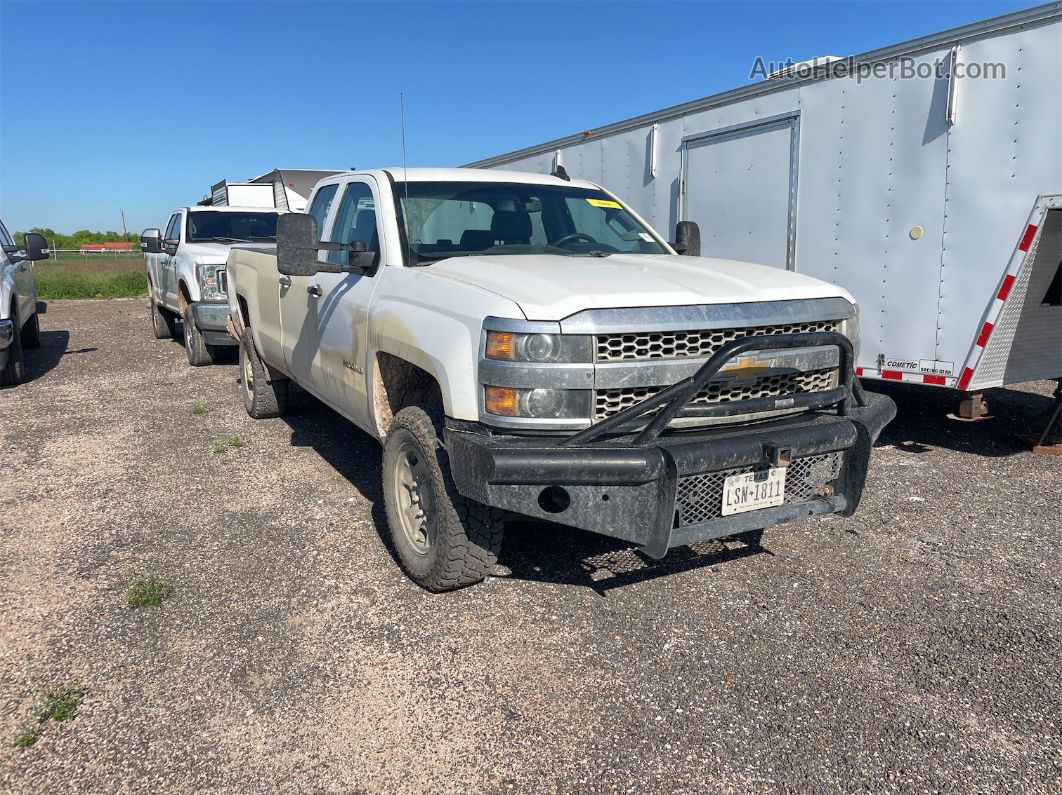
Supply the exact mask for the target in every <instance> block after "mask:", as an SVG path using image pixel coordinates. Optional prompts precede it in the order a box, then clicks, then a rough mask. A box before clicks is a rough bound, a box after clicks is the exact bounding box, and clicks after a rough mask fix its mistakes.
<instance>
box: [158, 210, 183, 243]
mask: <svg viewBox="0 0 1062 795" xmlns="http://www.w3.org/2000/svg"><path fill="white" fill-rule="evenodd" d="M180 237H181V214H180V213H174V214H173V215H172V216H170V223H169V224H168V225H167V226H166V234H164V235H163V236H162V239H163V240H178V239H180Z"/></svg>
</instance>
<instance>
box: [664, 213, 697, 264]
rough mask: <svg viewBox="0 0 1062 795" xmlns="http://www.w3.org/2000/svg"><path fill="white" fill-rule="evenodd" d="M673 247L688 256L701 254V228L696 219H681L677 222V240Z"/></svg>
mask: <svg viewBox="0 0 1062 795" xmlns="http://www.w3.org/2000/svg"><path fill="white" fill-rule="evenodd" d="M671 247H672V248H673V249H675V251H677V252H678V253H679V254H682V255H684V256H687V257H699V256H701V228H700V227H699V226H697V223H696V222H695V221H679V222H678V223H677V224H675V242H674V243H672V244H671Z"/></svg>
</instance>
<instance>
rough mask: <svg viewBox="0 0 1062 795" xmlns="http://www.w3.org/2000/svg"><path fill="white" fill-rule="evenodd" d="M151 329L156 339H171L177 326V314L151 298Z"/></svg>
mask: <svg viewBox="0 0 1062 795" xmlns="http://www.w3.org/2000/svg"><path fill="white" fill-rule="evenodd" d="M150 306H151V331H152V332H153V333H154V334H155V339H157V340H168V339H172V338H173V335H174V332H175V331H176V326H177V315H175V314H173V312H171V311H170V310H169V309H166V307H164V306H159V305H158V304H156V303H155V300H154V299H151V303H150Z"/></svg>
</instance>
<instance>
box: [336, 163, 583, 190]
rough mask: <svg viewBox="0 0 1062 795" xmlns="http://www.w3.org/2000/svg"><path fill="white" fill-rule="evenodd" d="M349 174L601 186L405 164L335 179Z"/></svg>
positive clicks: (545, 177) (487, 170)
mask: <svg viewBox="0 0 1062 795" xmlns="http://www.w3.org/2000/svg"><path fill="white" fill-rule="evenodd" d="M350 174H366V175H370V176H373V177H376V178H377V179H383V180H386V179H387V177H388V175H390V177H391V179H393V180H394V181H395V182H519V183H524V184H531V185H557V186H564V185H567V186H569V187H571V186H574V187H579V188H597V187H598V186H597V185H595V184H594V183H593V182H587V181H586V180H582V179H573V180H570V181H569V180H565V179H561V178H560V177H554V176H551V175H549V174H535V173H533V172H530V171H502V170H499V169H490V168H403V167H402V166H397V167H391V168H380V169H372V170H368V171H346V172H343V173H342V174H337V175H335V179H340V178H341V177H345V176H349V175H350ZM329 181H330V180H329Z"/></svg>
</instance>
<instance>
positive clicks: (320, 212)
mask: <svg viewBox="0 0 1062 795" xmlns="http://www.w3.org/2000/svg"><path fill="white" fill-rule="evenodd" d="M337 190H339V186H338V185H325V186H324V187H323V188H321V189H320V190H319V191H317V195H316V196H314V197H313V204H311V205H310V210H309V214H310V215H312V216H313V217H314V218H316V219H317V237H318V239H320V238H321V237H322V236H323V235H324V233H325V228H324V226H325V219H326V218H327V217H328V209H329V208H330V207H331V206H332V199H334V198H335V197H336V191H337Z"/></svg>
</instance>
